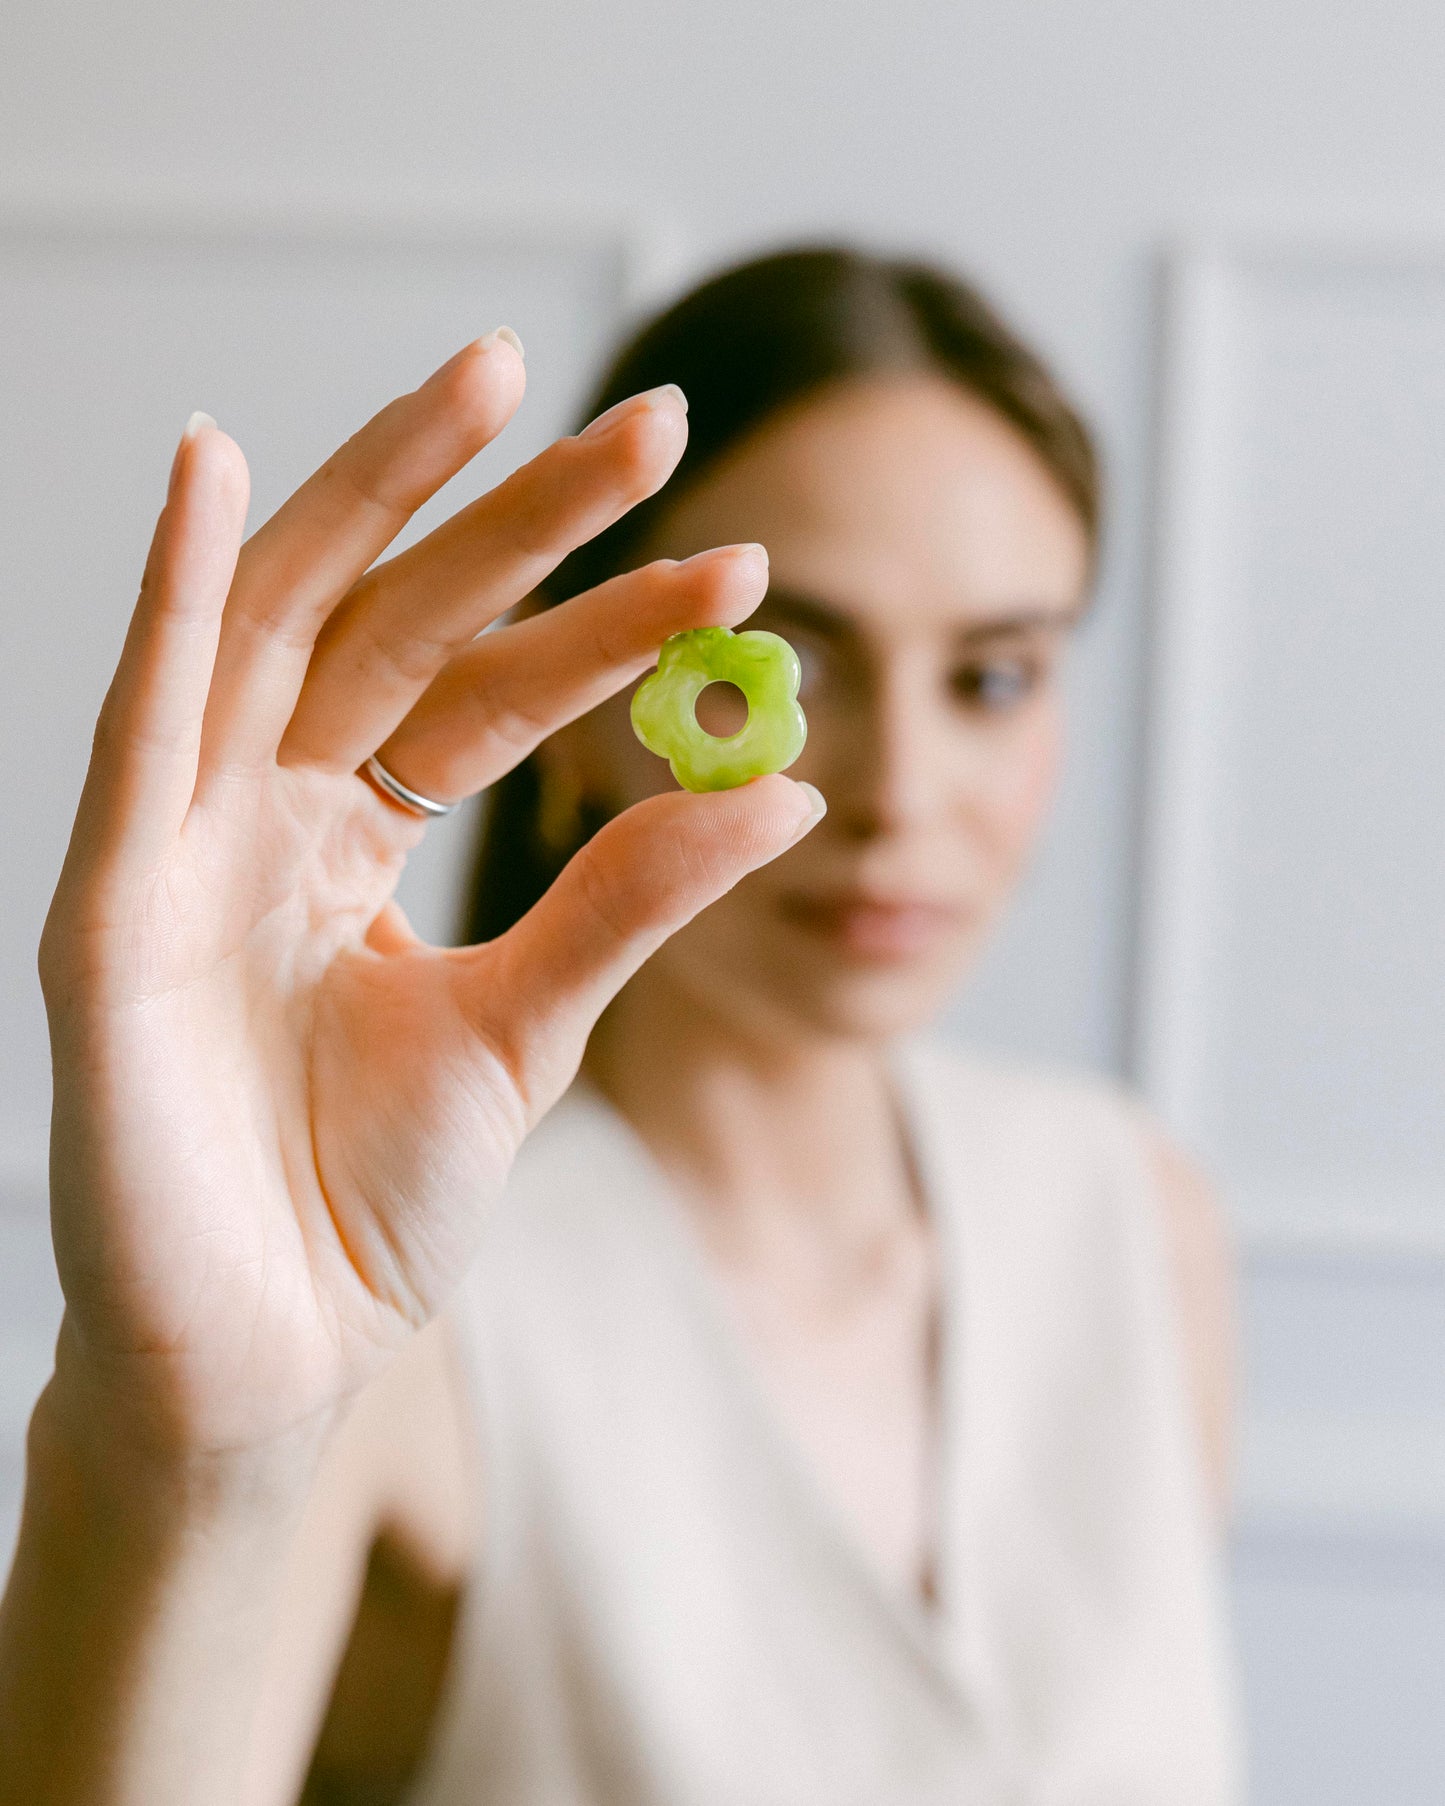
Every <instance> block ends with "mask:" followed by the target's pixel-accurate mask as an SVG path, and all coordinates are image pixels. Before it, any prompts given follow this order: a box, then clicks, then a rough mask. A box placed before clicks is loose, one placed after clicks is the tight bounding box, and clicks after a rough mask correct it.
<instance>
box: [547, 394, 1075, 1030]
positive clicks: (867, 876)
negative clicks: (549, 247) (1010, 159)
mask: <svg viewBox="0 0 1445 1806" xmlns="http://www.w3.org/2000/svg"><path fill="white" fill-rule="evenodd" d="M741 540H758V541H761V543H762V544H763V545H765V546H766V547H767V549H768V554H769V559H770V565H771V581H770V585H769V589H768V594H767V597H766V599H765V600H764V602H763V604H762V606H761V607H760V608H759V610H758V611H757V613H756V614H755V615H754V616H753V617H752V618H751V619H750V620H749V621H748V622H747V623H746V625H747V626H748V627H767V628H771V629H773V630H774V631H776V632H778V633H781V634H782V635H783V636H784V637H785V638H786V639H788V640H789V641H790V642H791V643H792V645H793V646H794V647H795V648H796V650H797V652H798V656H799V659H800V661H801V663H802V668H803V683H802V689H801V692H800V697H799V699H800V701H801V702H802V704H803V708H804V710H805V712H806V714H807V717H808V741H807V745H806V747H805V748H804V751H803V754H802V756H801V758H800V759H799V760H798V762H797V764H796V765H794V766H793V767H792V771H791V775H792V776H794V777H796V778H806V779H808V780H809V781H810V782H811V783H814V784H816V785H817V786H818V788H819V789H820V790H821V791H822V792H823V794H824V796H825V797H826V798H827V801H828V814H827V815H826V817H825V818H824V819H823V821H822V822H821V823H820V824H819V826H818V827H817V828H816V829H815V830H814V831H813V832H812V833H811V834H810V835H809V836H808V837H807V838H806V839H805V840H804V841H802V842H801V843H800V844H799V845H798V846H797V847H795V848H794V849H792V850H791V851H790V852H788V853H785V854H784V855H783V856H782V858H780V859H778V860H776V861H775V862H774V863H773V864H772V865H769V866H767V867H765V868H764V869H763V870H761V871H759V872H755V873H754V874H753V875H752V876H751V877H749V878H746V879H745V880H744V881H743V882H742V883H741V884H739V885H738V886H737V888H736V889H735V890H734V891H732V892H731V893H730V894H729V895H728V896H726V897H724V898H723V899H722V900H721V901H720V902H718V903H715V904H714V905H713V906H712V907H711V908H710V909H708V910H706V911H705V912H704V913H703V914H702V915H701V916H699V917H698V918H697V919H696V920H695V921H694V922H692V923H691V924H689V926H688V927H687V928H685V929H684V930H683V931H682V932H681V933H680V934H678V935H676V936H675V937H674V938H673V939H672V940H670V941H669V942H668V943H667V944H666V945H665V946H664V947H663V948H662V950H661V951H660V952H659V953H657V954H656V955H655V956H654V958H653V961H652V962H651V963H650V966H649V969H648V972H649V981H651V980H661V981H663V982H665V983H667V984H669V985H670V986H675V987H678V988H680V989H681V990H682V991H683V992H684V993H686V994H688V995H690V996H691V997H692V998H693V999H694V1001H696V1002H697V1003H699V1004H701V1005H703V1006H704V1007H705V1008H707V1009H708V1010H709V1011H710V1012H712V1013H721V1014H722V1015H724V1016H725V1017H727V1018H731V1019H736V1020H738V1021H739V1022H740V1023H746V1024H748V1025H750V1026H752V1027H753V1028H761V1027H763V1026H764V1025H767V1026H769V1027H770V1028H771V1029H772V1030H773V1031H774V1032H776V1031H778V1030H782V1031H784V1032H787V1031H788V1030H789V1029H792V1030H796V1031H801V1032H811V1033H817V1032H822V1033H825V1034H830V1035H843V1036H849V1037H855V1036H862V1037H867V1038H873V1037H878V1036H886V1035H890V1034H894V1033H897V1032H900V1031H902V1030H905V1029H908V1028H911V1027H913V1026H915V1025H916V1024H918V1023H920V1022H921V1021H924V1020H926V1019H927V1018H928V1017H929V1016H930V1015H931V1014H933V1012H934V1011H935V1010H936V1009H937V1008H938V1006H939V1005H940V1003H941V1002H942V1001H943V999H944V998H945V996H946V994H947V993H948V991H949V989H950V988H951V987H952V986H953V985H954V983H955V982H956V981H957V979H958V977H959V975H960V973H961V972H962V971H963V970H964V969H965V968H966V967H967V966H968V965H969V964H970V963H971V961H972V960H973V958H974V957H975V955H976V953H977V951H978V949H979V947H980V944H981V943H982V941H983V940H984V937H985V936H986V934H987V932H988V930H989V928H990V926H991V924H992V923H993V921H994V918H995V917H996V916H997V915H998V913H999V911H1000V909H1001V908H1002V906H1003V904H1004V902H1005V900H1006V898H1007V897H1008V895H1009V893H1010V891H1011V889H1012V887H1013V885H1014V883H1015V880H1016V879H1017V877H1018V875H1019V872H1020V869H1021V867H1022V865H1023V862H1024V859H1025V855H1026V854H1027V852H1028V849H1029V846H1030V844H1031V842H1032V841H1033V839H1034V835H1035V833H1036V831H1037V829H1038V826H1039V822H1040V819H1041V817H1042V815H1043V813H1044V810H1045V807H1046V804H1047V802H1048V800H1049V797H1050V794H1051V792H1052V788H1053V783H1054V777H1055V772H1056V768H1057V764H1058V756H1059V745H1060V728H1061V703H1060V695H1059V680H1058V679H1059V663H1060V658H1061V655H1062V652H1063V649H1064V644H1065V640H1066V636H1067V632H1068V629H1069V626H1070V624H1071V623H1072V622H1073V621H1074V619H1075V618H1076V616H1077V614H1078V611H1079V609H1080V606H1081V602H1082V598H1083V591H1084V585H1085V580H1086V571H1087V563H1088V554H1087V547H1086V543H1085V536H1084V532H1083V528H1082V526H1081V525H1080V522H1079V520H1078V517H1077V515H1076V514H1075V512H1074V510H1073V508H1072V507H1071V506H1070V504H1069V502H1068V501H1067V500H1066V499H1065V497H1064V496H1063V494H1062V492H1061V491H1060V490H1059V488H1058V487H1057V485H1056V484H1055V482H1054V481H1053V479H1052V478H1051V477H1050V475H1049V473H1048V471H1047V470H1046V469H1045V467H1044V466H1043V464H1042V463H1041V462H1040V460H1039V459H1038V457H1037V456H1036V455H1035V453H1034V452H1033V451H1031V450H1030V448H1029V447H1028V445H1027V444H1026V442H1025V441H1024V440H1023V439H1022V438H1021V437H1020V435H1019V434H1018V433H1017V432H1016V431H1015V430H1014V429H1013V428H1012V427H1010V426H1009V425H1008V424H1007V423H1006V422H1005V421H1003V420H1002V419H1001V418H1000V417H999V416H998V415H997V414H995V413H993V412H992V411H991V410H990V409H988V408H987V407H986V406H984V405H983V404H982V403H980V402H978V401H976V400H974V399H973V398H972V397H971V396H969V395H968V394H966V393H965V392H964V391H963V390H961V389H960V388H959V387H958V386H957V385H956V384H953V383H950V382H948V381H947V380H945V379H943V378H941V377H937V376H931V375H917V376H907V377H896V378H887V379H879V380H872V381H868V382H863V381H857V382H851V383H847V384H843V385H839V386H838V387H836V388H834V389H831V390H828V391H825V392H823V393H822V394H820V395H819V396H818V397H816V398H815V399H813V400H811V401H808V402H806V403H804V404H802V405H800V406H799V407H797V408H796V409H794V410H791V411H789V412H787V413H785V414H782V415H779V416H778V417H777V418H776V419H775V420H773V421H771V422H769V423H767V424H766V425H765V426H764V427H763V428H761V429H760V430H759V431H758V432H757V433H756V434H754V435H753V436H752V437H750V438H749V439H748V440H746V441H745V442H744V443H743V444H742V445H740V446H739V447H737V448H736V449H735V451H734V452H733V453H732V454H731V455H730V456H728V457H727V458H725V459H724V460H723V461H721V462H720V463H719V464H718V465H716V466H715V467H714V468H713V469H712V470H711V471H710V472H708V473H707V474H706V475H705V476H704V477H703V478H702V479H701V480H700V481H699V482H698V483H697V484H696V485H695V486H694V487H692V488H691V489H689V490H688V491H686V492H685V493H684V494H683V495H682V496H681V497H680V498H679V500H678V503H677V505H676V507H675V508H673V509H672V510H671V511H670V512H669V513H668V514H667V515H666V517H665V518H664V520H663V523H662V525H661V528H660V531H659V533H658V535H657V537H656V539H655V540H654V541H653V542H652V543H650V544H649V545H648V546H647V548H646V553H647V555H648V556H649V557H669V558H684V557H687V556H688V555H689V554H691V553H693V552H697V551H701V550H703V549H704V548H705V547H708V546H713V545H725V544H730V543H735V542H737V541H741ZM732 703H733V706H734V708H735V709H736V711H737V712H736V713H733V714H731V715H730V714H729V712H728V707H727V699H726V698H725V696H724V695H723V694H722V693H720V692H714V691H709V692H707V693H705V694H704V697H703V698H702V700H701V702H700V703H699V710H698V713H699V719H700V720H701V721H702V723H703V725H704V726H705V727H707V728H708V729H709V730H710V731H712V732H715V733H718V732H722V733H726V732H731V731H733V730H734V729H735V728H736V727H738V726H740V725H741V722H742V719H743V716H742V713H741V708H740V706H739V704H740V699H738V698H737V697H736V694H735V693H734V695H733V698H732ZM627 711H628V697H627V696H626V695H624V696H621V697H615V698H613V699H612V701H611V702H610V703H608V704H607V705H605V706H604V707H603V708H601V709H598V710H597V711H595V712H594V713H593V714H592V715H590V716H588V717H587V718H586V719H585V720H584V721H581V722H578V723H576V724H575V725H574V726H573V727H572V728H570V729H568V730H566V732H565V733H564V734H563V735H561V736H558V737H557V741H556V742H555V744H554V745H553V746H552V747H550V748H549V749H548V755H547V756H549V757H551V758H553V759H560V760H565V761H566V762H567V764H568V766H569V767H570V771H569V782H570V783H571V784H572V785H574V786H580V787H581V788H582V789H583V790H584V791H585V792H586V793H587V794H589V795H591V796H594V797H598V798H600V799H602V800H604V801H606V802H607V803H609V804H610V805H612V806H616V807H620V806H624V805H626V804H628V803H632V802H635V801H637V800H639V799H640V798H642V797H644V796H647V795H650V794H653V793H655V792H657V791H659V790H664V789H668V788H671V787H672V778H671V776H670V774H669V772H668V769H667V767H666V765H665V764H664V763H663V762H662V761H661V760H658V759H655V758H654V757H653V756H652V755H651V754H650V753H648V752H647V751H645V750H644V748H643V747H642V746H640V745H639V744H638V742H637V740H636V738H635V736H634V735H633V733H632V729H631V726H630V723H629V720H628V712H627Z"/></svg>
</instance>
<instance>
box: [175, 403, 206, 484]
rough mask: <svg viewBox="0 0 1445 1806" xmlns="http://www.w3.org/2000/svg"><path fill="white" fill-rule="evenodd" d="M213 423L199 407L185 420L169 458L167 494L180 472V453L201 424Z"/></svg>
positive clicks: (199, 428)
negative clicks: (177, 441) (177, 442)
mask: <svg viewBox="0 0 1445 1806" xmlns="http://www.w3.org/2000/svg"><path fill="white" fill-rule="evenodd" d="M215 424H216V423H215V421H214V420H213V419H212V417H211V416H210V415H209V414H203V413H202V412H201V410H200V409H199V408H197V409H196V411H195V413H194V414H192V415H191V417H190V419H189V420H188V421H187V422H186V425H185V430H184V432H182V434H181V442H180V444H179V445H178V446H177V447H176V453H175V456H174V457H173V458H172V459H171V474H170V478H169V480H168V481H167V483H166V494H167V495H169V494H170V493H171V491H172V490H173V489H174V488H175V486H176V478H177V476H178V475H179V474H180V469H181V454H182V453H183V452H184V451H185V449H186V447H187V446H188V445H189V444H190V442H191V441H192V439H194V438H195V436H196V434H197V433H198V432H200V430H201V428H202V427H203V426H214V425H215Z"/></svg>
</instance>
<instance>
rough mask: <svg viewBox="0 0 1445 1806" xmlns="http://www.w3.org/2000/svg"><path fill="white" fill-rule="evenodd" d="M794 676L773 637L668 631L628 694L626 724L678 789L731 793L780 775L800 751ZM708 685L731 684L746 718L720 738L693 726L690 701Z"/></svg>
mask: <svg viewBox="0 0 1445 1806" xmlns="http://www.w3.org/2000/svg"><path fill="white" fill-rule="evenodd" d="M801 676H802V673H801V671H800V670H799V667H798V655H797V653H796V652H794V650H793V648H792V647H791V646H790V645H789V644H788V642H787V641H786V640H785V639H783V638H782V637H781V636H780V635H778V634H776V633H765V632H763V631H762V630H761V629H757V628H755V629H753V630H752V631H750V632H747V633H734V632H733V631H732V629H731V628H729V627H697V628H694V629H693V631H692V632H691V633H675V634H674V635H673V636H672V638H671V639H670V640H667V641H666V642H665V643H664V645H663V648H662V651H661V653H660V654H659V655H658V660H657V669H656V670H655V671H654V672H653V674H652V676H651V677H649V678H647V679H646V680H645V681H644V682H643V683H641V684H639V685H638V687H637V690H636V692H635V694H634V695H633V698H632V725H633V728H634V730H635V731H636V734H637V737H638V739H639V740H640V741H641V742H642V744H643V745H644V746H645V747H646V748H647V749H648V751H649V752H655V753H656V754H657V756H658V758H660V759H666V760H667V762H668V763H669V764H670V765H671V767H672V775H673V776H674V777H675V778H676V779H677V781H678V783H679V784H681V785H682V787H683V788H684V789H685V790H731V789H732V788H733V787H734V785H736V784H746V783H747V781H748V779H749V778H760V777H763V776H764V775H765V774H766V773H768V772H771V771H785V770H786V769H787V767H788V766H789V765H791V764H792V763H793V761H794V759H796V758H797V756H798V754H799V753H800V752H801V751H802V750H803V742H804V741H805V740H806V739H807V737H808V722H807V717H806V716H805V715H804V714H803V711H802V709H801V708H800V707H799V706H798V683H799V680H800V678H801ZM715 683H729V684H736V685H737V687H738V688H739V689H740V690H741V691H742V693H743V695H744V696H745V697H746V698H747V703H748V718H747V720H746V721H745V722H744V723H743V725H742V726H741V727H740V728H739V729H738V731H737V732H736V733H735V734H728V735H726V736H725V737H720V736H718V735H717V734H709V733H707V732H706V731H705V730H704V729H703V728H701V727H700V726H699V725H698V719H697V712H696V711H697V699H698V697H699V696H701V695H702V693H703V691H704V690H705V689H706V688H707V687H708V685H709V684H715Z"/></svg>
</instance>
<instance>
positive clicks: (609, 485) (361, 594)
mask: <svg viewBox="0 0 1445 1806" xmlns="http://www.w3.org/2000/svg"><path fill="white" fill-rule="evenodd" d="M686 408H687V403H686V401H685V400H684V398H683V395H682V391H681V390H680V389H678V388H676V387H675V386H673V385H671V384H669V385H667V386H666V387H665V388H661V389H655V390H651V391H649V392H648V393H647V394H645V395H638V396H634V397H632V398H631V399H630V400H629V401H626V402H623V403H621V404H620V405H619V407H618V408H617V409H615V410H610V411H609V413H608V414H606V415H603V416H602V417H601V418H600V419H598V420H596V421H594V422H593V423H592V425H591V426H590V427H588V428H587V430H586V431H585V432H584V433H581V434H579V435H578V436H577V437H576V438H572V439H560V440H558V441H557V443H556V444H555V445H552V446H549V447H548V449H547V450H546V451H544V452H543V453H542V454H541V455H540V456H539V457H537V458H534V459H533V460H532V461H531V463H530V464H525V465H523V466H522V468H521V469H520V470H518V471H515V472H514V473H513V474H512V475H511V476H510V477H508V478H507V480H506V481H505V482H504V483H501V484H499V485H498V487H497V488H496V489H493V490H492V491H490V492H489V493H488V494H487V495H484V496H482V497H481V498H480V499H479V500H477V501H475V502H473V503H472V504H471V506H470V507H468V508H464V509H463V510H462V511H461V512H460V513H459V514H456V515H454V516H453V517H452V519H451V520H449V521H447V522H445V523H444V524H443V525H442V526H440V527H438V528H437V529H436V531H435V532H433V533H431V534H429V535H428V537H427V538H426V539H424V540H422V541H421V543H420V544H419V545H416V546H413V547H412V548H411V549H410V550H409V551H406V552H403V553H401V554H400V556H398V557H396V558H393V559H391V560H389V561H388V562H387V563H386V564H383V565H379V566H377V567H376V568H375V569H374V570H372V571H369V572H368V573H367V574H366V576H364V577H363V578H362V579H361V580H360V582H358V583H357V584H356V585H355V586H354V587H353V589H352V590H351V592H350V594H349V595H348V596H347V597H346V599H345V600H344V601H343V602H342V603H341V605H340V607H338V608H337V609H336V611H335V612H334V613H333V614H332V616H331V617H330V619H329V620H328V621H327V623H326V625H325V627H324V628H323V629H322V631H321V633H320V635H319V636H318V637H317V641H316V649H315V651H314V652H313V654H312V657H311V664H310V667H309V669H308V671H307V675H306V682H305V684H304V685H303V686H302V690H301V695H300V698H299V700H298V702H297V705H296V709H295V712H294V714H293V715H292V717H291V724H290V726H289V727H288V728H287V730H286V734H285V737H284V738H283V740H282V744H281V757H282V760H283V762H285V763H287V764H310V765H315V766H319V767H321V768H323V769H327V770H333V771H355V770H356V768H357V767H358V766H359V765H360V764H361V763H362V761H363V760H365V759H366V758H367V757H368V756H369V755H370V754H371V753H373V752H374V751H375V750H376V749H377V747H378V746H380V745H381V743H382V742H383V741H384V740H386V739H387V737H388V736H389V735H390V734H391V732H392V731H393V729H394V728H395V727H396V726H397V724H398V723H399V722H400V721H401V720H402V719H403V718H404V717H405V716H406V714H407V713H408V711H409V710H410V709H411V707H412V705H413V704H414V703H415V702H416V701H417V699H418V698H419V697H420V696H421V694H422V693H423V691H425V689H426V688H427V686H428V685H429V684H430V682H431V681H432V679H433V678H434V677H435V676H436V675H437V673H438V672H439V671H441V669H442V668H443V667H444V666H445V665H446V664H448V663H449V662H450V660H451V659H452V658H453V657H454V656H455V655H456V654H457V653H458V652H460V651H461V650H462V649H463V648H464V647H465V646H467V645H468V644H469V643H470V642H471V641H472V640H473V639H475V638H476V636H477V634H479V633H480V632H481V630H482V629H483V628H484V627H485V626H487V624H488V623H489V622H491V621H494V620H495V619H496V618H497V617H498V616H499V615H501V614H503V613H505V611H506V610H507V609H508V608H510V607H511V606H512V605H513V604H514V603H515V602H517V601H519V600H520V599H521V598H522V597H523V596H525V595H527V594H529V593H530V592H531V591H532V590H534V589H536V587H537V586H538V584H540V583H541V582H542V581H543V580H544V579H545V578H546V576H547V575H548V573H549V572H551V571H552V570H553V569H555V567H556V566H557V565H558V564H560V563H561V561H562V559H563V558H565V557H566V556H567V554H568V553H569V552H571V551H573V550H575V548H576V547H577V546H579V545H582V544H583V543H584V542H585V541H587V540H589V539H591V538H593V537H594V536H595V535H596V534H598V533H600V532H602V530H603V529H604V528H605V527H609V526H611V524H612V523H613V522H614V521H615V520H617V519H619V518H620V517H621V516H622V515H623V514H625V513H626V512H627V510H628V509H629V508H631V507H633V506H634V505H635V504H636V503H637V502H640V501H642V500H643V499H644V498H645V497H646V496H649V495H652V494H653V493H654V492H655V491H656V490H658V489H660V488H661V486H662V485H663V483H665V482H666V480H667V478H668V477H669V476H670V475H671V473H672V470H673V468H674V467H675V465H676V464H677V461H678V459H679V458H680V457H681V456H682V451H683V447H684V445H685V444H686V442H687V422H686V417H685V416H686Z"/></svg>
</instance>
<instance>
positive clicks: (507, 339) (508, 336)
mask: <svg viewBox="0 0 1445 1806" xmlns="http://www.w3.org/2000/svg"><path fill="white" fill-rule="evenodd" d="M499 341H500V342H501V343H502V344H503V345H510V346H511V347H512V349H513V351H515V352H516V354H517V356H518V357H519V358H521V360H522V362H523V363H524V364H525V363H526V361H527V353H526V352H525V351H524V350H523V348H522V341H521V340H520V339H519V338H518V337H517V335H516V333H515V332H513V331H512V329H511V327H510V326H498V327H497V328H496V330H495V331H494V332H489V333H488V334H487V336H486V337H485V338H484V339H478V341H477V344H478V346H479V347H480V348H481V350H483V351H487V350H490V348H491V347H492V346H493V345H495V344H497V343H498V342H499Z"/></svg>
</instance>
